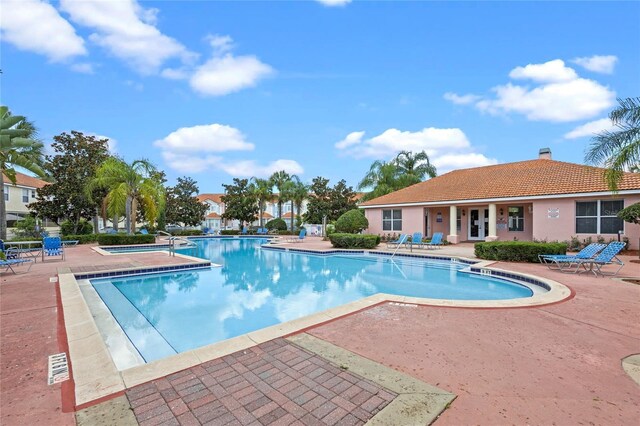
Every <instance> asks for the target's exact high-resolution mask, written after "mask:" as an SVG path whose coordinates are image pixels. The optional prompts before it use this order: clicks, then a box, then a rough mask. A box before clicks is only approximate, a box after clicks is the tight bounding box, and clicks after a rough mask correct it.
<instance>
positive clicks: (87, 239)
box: [60, 234, 99, 244]
mask: <svg viewBox="0 0 640 426" xmlns="http://www.w3.org/2000/svg"><path fill="white" fill-rule="evenodd" d="M98 235H99V234H84V235H64V236H62V237H60V238H62V239H63V240H78V244H91V243H95V242H97V241H98Z"/></svg>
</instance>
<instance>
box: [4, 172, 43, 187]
mask: <svg viewBox="0 0 640 426" xmlns="http://www.w3.org/2000/svg"><path fill="white" fill-rule="evenodd" d="M4 184H5V185H13V183H11V181H10V180H9V178H8V177H7V175H4ZM47 184H48V182H45V181H43V180H42V179H38V178H36V177H33V176H29V175H25V174H24V173H20V172H16V185H15V186H26V187H29V188H42V187H43V186H45V185H47Z"/></svg>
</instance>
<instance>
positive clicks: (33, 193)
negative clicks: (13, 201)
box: [31, 189, 36, 198]
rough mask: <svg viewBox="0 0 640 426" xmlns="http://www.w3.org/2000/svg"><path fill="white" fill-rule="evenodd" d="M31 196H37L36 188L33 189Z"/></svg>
mask: <svg viewBox="0 0 640 426" xmlns="http://www.w3.org/2000/svg"><path fill="white" fill-rule="evenodd" d="M31 198H36V190H35V189H32V190H31Z"/></svg>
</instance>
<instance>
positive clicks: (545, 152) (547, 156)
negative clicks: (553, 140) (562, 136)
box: [538, 148, 551, 160]
mask: <svg viewBox="0 0 640 426" xmlns="http://www.w3.org/2000/svg"><path fill="white" fill-rule="evenodd" d="M538 158H539V159H540V160H551V149H550V148H540V153H539V154H538Z"/></svg>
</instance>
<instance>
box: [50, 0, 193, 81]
mask: <svg viewBox="0 0 640 426" xmlns="http://www.w3.org/2000/svg"><path fill="white" fill-rule="evenodd" d="M60 6H61V8H62V10H63V11H65V12H66V13H68V14H69V15H70V17H71V20H72V21H74V22H76V23H78V24H80V25H84V26H86V27H89V28H92V29H94V30H95V31H96V32H95V33H93V34H91V35H90V36H89V39H90V40H91V41H92V42H94V43H96V44H98V45H99V46H102V47H104V48H105V49H107V50H108V51H109V52H110V53H111V54H112V55H114V56H116V57H118V58H120V59H122V60H123V61H125V62H126V63H127V64H129V65H130V66H131V67H133V68H134V69H136V70H137V71H138V72H140V73H142V74H152V73H155V72H157V70H158V69H159V67H160V66H161V65H162V64H163V63H164V62H166V61H168V60H170V59H173V58H179V59H180V60H182V61H183V62H190V61H192V60H193V59H194V57H195V56H194V54H193V53H191V52H189V51H188V50H187V49H186V48H185V47H184V46H183V45H182V44H180V43H179V42H178V41H176V40H174V39H173V38H171V37H168V36H166V35H164V34H162V33H161V32H160V30H158V29H157V28H156V27H155V26H154V24H155V22H156V15H157V13H158V11H157V9H144V8H143V7H142V6H140V5H139V4H138V3H137V2H136V1H135V0H121V1H76V0H61V2H60Z"/></svg>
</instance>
